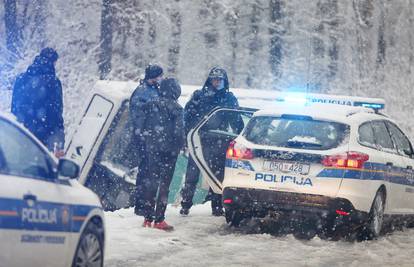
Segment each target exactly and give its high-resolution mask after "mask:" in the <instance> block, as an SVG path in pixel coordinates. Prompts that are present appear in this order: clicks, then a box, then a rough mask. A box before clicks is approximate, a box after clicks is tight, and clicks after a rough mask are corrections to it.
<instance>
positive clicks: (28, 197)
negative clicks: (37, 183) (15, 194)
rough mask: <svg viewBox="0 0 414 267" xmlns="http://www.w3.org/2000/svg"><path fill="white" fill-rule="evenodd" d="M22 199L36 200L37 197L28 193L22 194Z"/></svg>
mask: <svg viewBox="0 0 414 267" xmlns="http://www.w3.org/2000/svg"><path fill="white" fill-rule="evenodd" d="M23 200H26V201H28V200H32V201H36V200H37V197H36V196H35V195H32V194H30V193H29V194H25V195H23Z"/></svg>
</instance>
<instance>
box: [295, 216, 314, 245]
mask: <svg viewBox="0 0 414 267" xmlns="http://www.w3.org/2000/svg"><path fill="white" fill-rule="evenodd" d="M316 234H317V231H316V225H315V224H314V223H313V222H312V221H307V220H304V221H302V222H300V223H299V225H297V226H296V227H294V230H293V236H294V237H295V238H297V239H300V240H311V239H312V238H314V237H315V236H316Z"/></svg>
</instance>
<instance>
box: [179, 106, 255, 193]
mask: <svg viewBox="0 0 414 267" xmlns="http://www.w3.org/2000/svg"><path fill="white" fill-rule="evenodd" d="M255 111H256V109H250V108H239V109H231V108H217V109H214V110H213V111H211V112H210V113H209V114H208V115H207V116H205V118H204V119H203V120H202V121H201V122H200V123H199V124H198V125H197V126H196V127H195V128H194V129H192V130H191V131H190V132H189V134H188V136H187V143H188V149H189V152H190V154H191V156H192V157H193V159H194V161H195V163H196V164H197V166H198V168H199V169H200V171H201V174H202V175H203V177H204V179H206V181H207V183H208V184H209V185H210V187H211V188H212V190H213V191H214V192H215V193H217V194H221V193H222V181H223V178H224V167H225V160H226V150H227V148H228V146H229V144H230V142H231V141H233V140H234V139H235V138H236V137H237V136H238V135H239V134H240V133H241V131H242V129H243V128H244V126H245V125H246V124H247V122H248V121H249V120H250V118H251V117H252V116H253V113H254V112H255Z"/></svg>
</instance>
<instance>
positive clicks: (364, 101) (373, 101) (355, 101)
mask: <svg viewBox="0 0 414 267" xmlns="http://www.w3.org/2000/svg"><path fill="white" fill-rule="evenodd" d="M276 101H277V102H285V103H289V104H293V105H306V104H312V103H318V104H336V105H344V106H355V107H365V108H371V109H373V110H374V111H375V112H378V111H379V110H381V109H384V108H385V100H384V99H381V98H367V97H358V96H342V95H327V94H306V93H296V92H295V93H281V95H280V96H279V97H278V98H277V99H276Z"/></svg>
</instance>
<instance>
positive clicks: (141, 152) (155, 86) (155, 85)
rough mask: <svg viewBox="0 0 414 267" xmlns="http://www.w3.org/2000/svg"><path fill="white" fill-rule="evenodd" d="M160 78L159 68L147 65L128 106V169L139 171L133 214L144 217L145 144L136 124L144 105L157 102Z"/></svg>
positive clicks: (160, 71)
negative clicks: (129, 129) (130, 136)
mask: <svg viewBox="0 0 414 267" xmlns="http://www.w3.org/2000/svg"><path fill="white" fill-rule="evenodd" d="M162 76H163V69H162V68H161V67H160V66H158V65H148V66H147V68H146V69H145V77H144V80H142V81H141V82H140V85H139V86H138V87H137V88H136V89H135V91H134V92H133V94H132V96H131V99H130V104H129V114H130V122H131V125H132V140H131V144H130V147H132V153H131V155H130V161H131V162H130V165H131V166H130V167H131V168H134V167H138V170H139V172H138V174H137V177H136V189H135V214H137V215H140V216H142V215H144V200H143V198H142V180H143V178H142V177H145V174H144V169H145V168H144V166H145V165H146V164H147V159H146V158H145V155H146V153H145V147H146V145H145V142H144V141H143V139H142V138H140V137H139V136H138V135H137V132H138V129H139V127H140V126H138V125H137V123H138V122H139V121H140V120H141V118H142V117H144V115H145V114H144V110H143V107H144V105H145V104H146V103H148V102H150V101H155V100H158V98H159V86H160V82H161V80H162ZM138 124H139V123H138Z"/></svg>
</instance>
